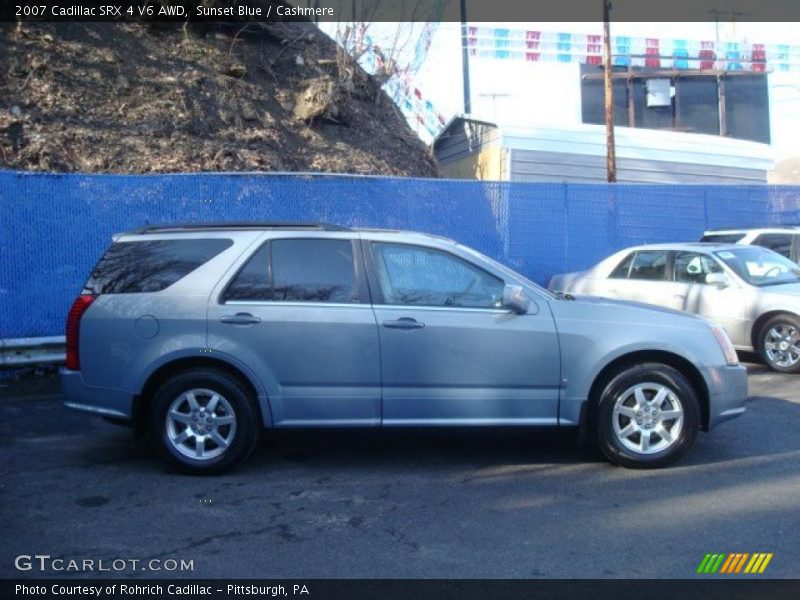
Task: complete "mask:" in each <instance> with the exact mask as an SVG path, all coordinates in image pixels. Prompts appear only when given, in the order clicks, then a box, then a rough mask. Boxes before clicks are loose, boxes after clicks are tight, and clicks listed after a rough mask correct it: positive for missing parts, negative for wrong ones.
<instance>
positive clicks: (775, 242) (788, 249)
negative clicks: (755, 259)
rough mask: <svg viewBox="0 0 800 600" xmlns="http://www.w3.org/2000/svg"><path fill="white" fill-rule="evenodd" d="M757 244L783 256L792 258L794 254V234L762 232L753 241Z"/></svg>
mask: <svg viewBox="0 0 800 600" xmlns="http://www.w3.org/2000/svg"><path fill="white" fill-rule="evenodd" d="M753 244H755V245H756V246H764V248H769V249H770V250H772V251H773V252H777V253H778V254H780V255H781V256H785V257H786V258H790V257H791V254H792V236H790V235H785V234H781V233H762V234H761V235H760V236H758V237H757V238H756V240H755V241H754V242H753Z"/></svg>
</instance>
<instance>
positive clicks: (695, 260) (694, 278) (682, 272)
mask: <svg viewBox="0 0 800 600" xmlns="http://www.w3.org/2000/svg"><path fill="white" fill-rule="evenodd" d="M722 272H723V270H722V267H721V266H720V264H719V263H718V262H717V261H716V260H714V258H713V257H711V256H709V255H708V254H700V253H698V252H676V253H675V263H674V266H673V279H674V281H679V282H681V283H705V282H706V275H708V274H709V273H722Z"/></svg>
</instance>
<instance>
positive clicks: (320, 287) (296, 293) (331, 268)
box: [223, 239, 359, 304]
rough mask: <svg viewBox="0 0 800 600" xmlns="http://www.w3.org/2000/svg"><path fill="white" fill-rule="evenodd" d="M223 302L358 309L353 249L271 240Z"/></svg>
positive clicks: (343, 244) (340, 243) (343, 243)
mask: <svg viewBox="0 0 800 600" xmlns="http://www.w3.org/2000/svg"><path fill="white" fill-rule="evenodd" d="M223 300H224V301H231V300H234V301H267V302H332V303H346V304H354V303H358V301H359V297H358V286H357V280H356V268H355V257H354V253H353V243H352V241H351V240H328V239H282V240H272V241H271V242H269V243H267V244H265V245H264V246H262V247H261V248H260V249H259V250H258V251H257V252H256V253H255V254H253V256H252V257H251V258H250V259H249V260H248V261H247V263H246V264H245V266H244V267H243V268H242V269H241V271H239V273H238V274H237V275H236V277H235V278H234V280H233V281H232V282H231V284H230V285H229V286H228V289H227V290H226V291H225V294H224V297H223Z"/></svg>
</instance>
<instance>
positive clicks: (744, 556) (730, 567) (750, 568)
mask: <svg viewBox="0 0 800 600" xmlns="http://www.w3.org/2000/svg"><path fill="white" fill-rule="evenodd" d="M772 556H773V554H772V552H755V553H753V554H749V553H747V552H733V553H730V554H706V555H705V556H704V557H703V560H702V561H701V562H700V566H698V567H697V572H698V573H701V574H709V575H710V574H714V573H719V574H726V575H735V574H737V573H739V574H742V573H743V574H748V575H756V574H760V573H763V572H764V570H765V569H766V568H767V565H768V564H769V561H771V560H772Z"/></svg>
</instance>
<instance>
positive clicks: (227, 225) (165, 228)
mask: <svg viewBox="0 0 800 600" xmlns="http://www.w3.org/2000/svg"><path fill="white" fill-rule="evenodd" d="M203 229H314V230H318V231H352V229H350V228H349V227H344V226H342V225H332V224H330V223H299V222H298V223H289V222H275V221H230V222H224V221H220V222H211V223H174V224H171V225H145V226H144V227H139V228H137V229H133V230H131V231H130V232H129V233H131V234H139V235H141V234H145V233H161V232H173V231H197V230H203Z"/></svg>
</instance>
